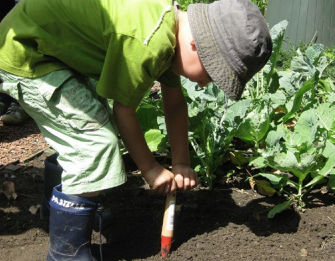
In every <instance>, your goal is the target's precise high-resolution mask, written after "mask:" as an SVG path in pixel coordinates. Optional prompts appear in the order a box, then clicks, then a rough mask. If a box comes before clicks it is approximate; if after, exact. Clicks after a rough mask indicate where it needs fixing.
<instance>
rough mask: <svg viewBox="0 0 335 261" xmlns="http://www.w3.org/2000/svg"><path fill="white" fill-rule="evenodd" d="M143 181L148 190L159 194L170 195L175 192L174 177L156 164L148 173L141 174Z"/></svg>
mask: <svg viewBox="0 0 335 261" xmlns="http://www.w3.org/2000/svg"><path fill="white" fill-rule="evenodd" d="M142 176H143V177H144V179H145V181H146V182H147V183H148V184H149V186H150V188H151V189H152V190H153V191H155V192H157V193H160V194H164V193H170V192H173V191H175V190H176V188H177V186H176V182H175V176H174V175H173V173H172V172H171V171H169V170H167V169H165V168H163V167H162V166H161V165H159V164H158V163H157V164H156V165H155V167H154V168H153V169H151V170H150V171H148V172H146V173H143V174H142Z"/></svg>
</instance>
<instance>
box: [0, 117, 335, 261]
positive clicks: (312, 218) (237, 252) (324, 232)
mask: <svg viewBox="0 0 335 261" xmlns="http://www.w3.org/2000/svg"><path fill="white" fill-rule="evenodd" d="M24 126H26V127H25V128H21V129H20V131H18V130H19V129H18V128H17V127H11V130H10V132H11V135H13V136H12V138H11V141H10V142H20V140H22V139H26V138H28V140H31V141H33V140H34V139H29V138H30V137H31V136H32V135H38V131H36V132H34V131H28V133H25V132H24V130H29V129H31V128H33V129H34V128H35V127H36V126H35V125H34V122H33V121H29V122H27V123H26V124H25V125H24ZM0 133H1V135H4V134H5V135H6V133H5V132H4V129H3V126H0ZM15 135H16V136H15ZM2 137H3V136H1V142H2V139H3V138H2ZM6 142H8V141H6ZM25 146H27V147H28V149H29V150H31V151H32V152H31V155H33V156H32V157H30V156H28V158H29V157H30V158H29V159H28V160H22V158H27V157H26V155H24V156H22V157H21V158H20V157H18V158H15V161H14V162H13V161H12V160H8V162H13V163H12V164H9V165H7V166H6V167H5V166H4V165H3V167H0V185H2V184H3V182H5V181H11V182H13V183H14V184H15V191H16V194H17V198H16V199H13V198H12V199H8V198H7V197H6V196H5V195H4V194H3V193H2V194H1V195H0V260H4V261H7V260H8V261H9V260H10V261H22V260H25V261H42V260H45V259H46V254H47V252H48V244H49V236H48V223H47V222H45V221H42V220H40V218H39V213H38V212H37V213H36V214H33V213H32V212H30V211H29V209H30V207H31V206H38V204H40V203H41V194H42V190H43V168H44V165H43V162H44V159H45V157H47V156H48V155H51V154H52V153H54V151H53V150H52V149H46V150H44V151H42V152H41V147H36V144H35V143H31V144H30V143H26V144H25V145H24V147H25ZM45 148H47V146H46V147H45ZM1 155H5V154H4V153H2V154H1ZM22 155H23V154H22ZM6 162H7V161H6ZM127 165H128V166H130V165H131V166H132V167H128V169H129V175H128V181H127V183H126V184H124V185H122V186H120V187H118V188H115V189H111V190H107V191H104V192H103V193H102V195H101V202H102V204H103V205H104V207H105V208H106V209H109V210H111V211H112V213H113V215H114V222H113V224H112V225H111V227H110V230H109V232H108V233H106V234H103V237H102V239H103V245H102V248H103V254H104V261H115V260H134V261H137V260H162V258H161V256H160V233H161V227H162V222H163V212H164V206H165V196H162V195H157V194H154V193H153V192H152V191H150V190H149V188H148V186H147V184H146V183H145V182H144V180H143V179H142V178H141V176H140V175H138V174H134V173H136V171H135V170H134V169H132V168H133V165H132V164H130V163H129V164H128V161H127ZM9 166H11V167H9ZM132 170H134V171H132ZM243 180H244V178H241V179H237V180H236V181H235V182H234V183H230V184H224V185H222V186H221V187H219V188H216V189H214V190H208V189H207V188H205V187H203V186H199V187H197V188H196V189H195V190H193V191H191V192H187V193H186V192H178V193H177V202H176V215H175V230H174V241H173V245H172V252H171V254H170V255H169V257H167V258H166V260H173V261H184V260H199V261H210V260H215V261H217V260H229V261H231V260H243V261H251V260H255V261H256V260H257V261H263V260H267V261H278V260H289V261H294V260H311V261H312V260H313V261H314V260H318V261H319V260H321V261H328V260H335V248H334V245H335V206H334V204H333V198H331V197H330V195H328V194H321V193H320V192H319V191H315V192H313V193H314V194H312V197H313V198H314V200H312V201H311V202H310V203H309V204H308V205H307V206H306V209H305V211H304V212H297V211H295V210H294V209H291V210H287V211H285V212H283V213H281V214H279V215H276V216H275V218H274V219H268V218H267V213H268V211H269V209H270V208H271V207H272V206H274V204H277V203H279V202H281V201H282V200H283V199H282V198H279V197H273V198H268V197H264V196H261V195H259V194H257V193H255V192H254V191H252V190H251V189H250V187H249V185H248V183H246V182H244V181H243ZM92 243H93V245H92V252H93V255H94V256H95V257H96V258H97V260H99V234H98V233H97V232H94V233H93V237H92Z"/></svg>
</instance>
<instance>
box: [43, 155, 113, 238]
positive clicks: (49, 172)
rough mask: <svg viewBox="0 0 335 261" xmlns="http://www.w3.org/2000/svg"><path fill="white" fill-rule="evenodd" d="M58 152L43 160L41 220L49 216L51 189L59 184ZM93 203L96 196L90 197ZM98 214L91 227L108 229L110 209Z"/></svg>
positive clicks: (60, 172)
mask: <svg viewBox="0 0 335 261" xmlns="http://www.w3.org/2000/svg"><path fill="white" fill-rule="evenodd" d="M57 158H58V153H55V154H52V155H51V156H49V157H47V158H46V159H45V160H44V183H43V197H42V204H41V208H40V218H41V219H42V220H49V216H50V204H49V200H50V199H51V195H52V190H53V188H54V187H55V186H57V185H58V184H61V179H62V172H63V168H62V167H61V166H60V165H58V161H57ZM90 200H91V201H93V202H95V203H99V202H98V197H94V198H90ZM100 215H101V218H102V224H101V227H100V222H99V221H100ZM100 215H98V214H96V215H95V219H94V225H93V229H94V230H95V231H100V230H102V231H104V232H106V231H108V229H109V226H110V225H111V223H112V221H113V216H112V214H111V213H110V211H107V210H102V212H101V213H100Z"/></svg>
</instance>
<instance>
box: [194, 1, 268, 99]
mask: <svg viewBox="0 0 335 261" xmlns="http://www.w3.org/2000/svg"><path fill="white" fill-rule="evenodd" d="M187 13H188V17H189V18H188V19H189V23H190V27H191V32H192V36H193V39H194V41H195V45H196V48H197V51H198V53H199V56H200V59H201V61H202V63H203V65H204V67H205V69H206V71H207V73H208V74H209V76H210V77H211V78H212V79H213V81H214V82H215V83H216V84H217V85H218V86H219V87H220V88H221V89H222V90H223V91H224V92H226V93H227V95H229V96H230V97H231V98H233V99H239V98H240V97H241V95H242V92H243V90H244V87H245V84H246V83H247V82H248V81H249V80H250V79H251V78H252V77H253V76H254V75H255V73H257V72H258V71H259V70H261V69H262V68H263V66H264V65H265V64H266V62H267V61H268V59H269V57H270V55H271V53H272V40H271V36H270V33H269V29H268V26H267V24H266V22H265V19H264V17H263V15H262V14H261V12H260V11H259V9H258V7H257V6H255V5H254V4H252V3H251V2H250V1H249V0H220V1H215V2H213V3H211V4H202V3H198V4H191V5H189V6H188V9H187Z"/></svg>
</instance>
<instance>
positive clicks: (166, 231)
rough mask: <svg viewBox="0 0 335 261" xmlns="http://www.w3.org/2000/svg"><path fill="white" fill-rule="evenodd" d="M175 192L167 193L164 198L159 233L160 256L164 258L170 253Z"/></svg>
mask: <svg viewBox="0 0 335 261" xmlns="http://www.w3.org/2000/svg"><path fill="white" fill-rule="evenodd" d="M176 194H177V192H173V193H169V194H167V196H166V201H165V212H164V218H163V226H162V233H161V256H162V257H163V258H164V257H166V256H167V255H168V254H169V253H170V251H171V245H172V239H173V226H174V214H175V206H176Z"/></svg>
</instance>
